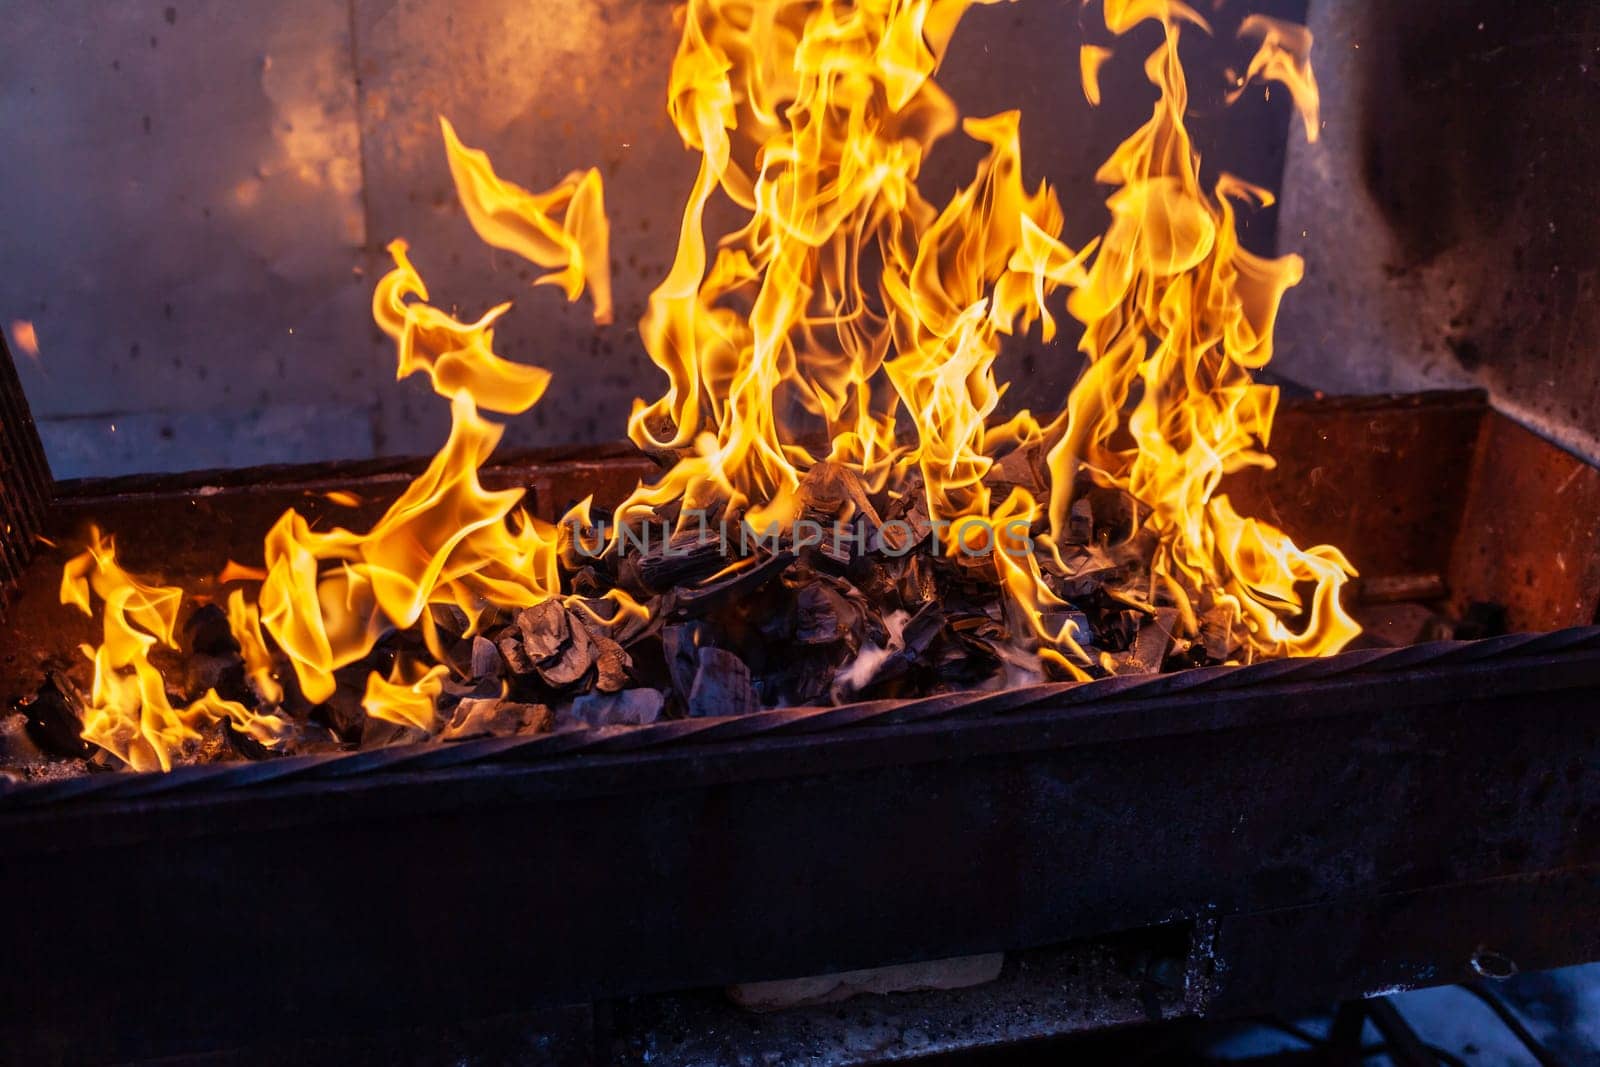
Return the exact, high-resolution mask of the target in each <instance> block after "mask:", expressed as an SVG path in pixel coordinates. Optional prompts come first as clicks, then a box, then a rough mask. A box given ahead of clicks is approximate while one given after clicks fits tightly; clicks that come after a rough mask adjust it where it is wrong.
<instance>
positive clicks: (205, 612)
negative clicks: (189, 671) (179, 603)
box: [183, 604, 239, 657]
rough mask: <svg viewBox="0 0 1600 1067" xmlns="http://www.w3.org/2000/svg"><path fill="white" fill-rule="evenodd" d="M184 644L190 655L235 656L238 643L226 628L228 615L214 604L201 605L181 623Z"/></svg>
mask: <svg viewBox="0 0 1600 1067" xmlns="http://www.w3.org/2000/svg"><path fill="white" fill-rule="evenodd" d="M183 638H184V644H185V646H186V647H187V650H188V652H189V653H190V654H191V655H200V656H219V657H224V656H237V655H238V654H239V642H238V641H237V640H235V639H234V636H233V630H232V629H231V628H229V626H228V613H227V612H225V611H223V610H222V608H221V607H220V606H218V605H216V604H202V605H200V606H199V607H198V608H195V609H194V611H192V612H190V613H189V617H188V618H187V619H185V620H184V622H183Z"/></svg>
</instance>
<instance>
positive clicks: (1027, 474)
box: [983, 445, 1049, 497]
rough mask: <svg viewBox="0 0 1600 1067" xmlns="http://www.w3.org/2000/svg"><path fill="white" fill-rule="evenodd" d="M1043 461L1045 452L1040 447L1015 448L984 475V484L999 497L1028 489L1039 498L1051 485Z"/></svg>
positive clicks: (1024, 446)
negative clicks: (1013, 490) (1011, 491)
mask: <svg viewBox="0 0 1600 1067" xmlns="http://www.w3.org/2000/svg"><path fill="white" fill-rule="evenodd" d="M1042 459H1043V450H1042V449H1041V448H1040V447H1039V446H1038V445H1023V446H1022V447H1021V448H1013V449H1012V450H1011V451H1010V452H1007V453H1006V454H1005V455H1004V456H1001V457H1000V458H999V459H998V460H996V461H995V464H994V466H992V467H990V468H989V473H987V474H986V475H984V478H983V480H984V483H985V484H986V485H988V486H989V487H990V488H991V489H993V490H994V491H995V493H996V495H999V496H1004V495H1006V493H1007V492H1009V491H1010V490H1011V489H1026V490H1027V491H1028V492H1029V493H1032V494H1033V495H1034V496H1036V497H1037V496H1039V495H1040V494H1041V493H1043V492H1044V490H1045V487H1046V486H1047V485H1049V476H1048V474H1047V472H1046V471H1045V470H1044V469H1043V467H1042Z"/></svg>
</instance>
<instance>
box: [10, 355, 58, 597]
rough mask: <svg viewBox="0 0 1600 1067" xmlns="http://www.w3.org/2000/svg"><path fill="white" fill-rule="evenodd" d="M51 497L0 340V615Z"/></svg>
mask: <svg viewBox="0 0 1600 1067" xmlns="http://www.w3.org/2000/svg"><path fill="white" fill-rule="evenodd" d="M50 494H51V480H50V466H49V464H48V463H46V462H45V458H44V449H43V448H42V447H40V444H39V435H38V433H37V432H36V431H35V429H34V425H33V416H32V414H31V413H30V412H29V411H28V400H27V397H25V396H23V395H22V383H21V382H19V381H18V380H17V372H16V367H15V365H14V364H13V363H12V362H11V351H10V350H9V349H8V348H7V347H6V343H5V338H4V337H0V616H3V615H4V614H5V613H6V606H7V602H8V601H9V600H10V596H11V593H12V590H13V587H14V586H15V584H16V583H17V582H18V581H19V580H20V579H21V578H22V575H23V572H24V571H25V570H26V569H27V565H28V561H29V560H30V559H31V558H32V557H33V551H34V549H35V547H37V546H36V538H37V537H38V536H39V534H40V533H41V532H42V531H43V528H44V523H45V511H46V509H47V508H48V507H49V504H50Z"/></svg>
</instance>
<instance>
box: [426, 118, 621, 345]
mask: <svg viewBox="0 0 1600 1067" xmlns="http://www.w3.org/2000/svg"><path fill="white" fill-rule="evenodd" d="M439 125H440V126H441V127H442V128H443V130H444V143H445V148H446V150H447V153H448V155H449V157H450V174H451V176H452V177H453V178H454V179H455V183H456V193H457V195H458V196H459V197H460V199H461V206H462V207H463V208H464V209H465V210H466V213H467V218H468V219H469V220H470V221H471V223H472V228H473V229H474V230H476V231H477V233H478V236H479V237H480V238H482V239H483V241H484V243H485V244H489V245H492V246H494V247H495V248H502V249H505V250H506V251H508V252H515V253H516V254H517V255H519V256H521V257H522V258H524V259H526V260H528V261H530V262H532V263H536V264H538V265H539V266H541V267H545V268H547V269H549V270H550V271H551V273H549V274H546V275H545V276H544V277H542V278H540V279H539V280H538V281H537V282H535V283H534V284H536V285H558V286H560V287H561V290H562V292H564V293H566V294H567V299H568V300H576V299H578V297H579V295H580V294H581V293H582V292H583V290H584V287H585V286H588V288H589V295H590V299H591V300H593V301H594V321H595V322H598V323H607V322H610V321H611V258H610V252H609V250H608V249H609V243H610V239H611V237H610V234H611V230H610V225H609V223H607V221H606V206H605V195H604V192H603V190H602V188H601V181H600V172H599V171H598V170H596V169H595V168H593V167H590V168H589V169H588V170H586V171H573V172H572V173H571V174H568V175H567V176H566V177H565V178H563V179H561V181H560V183H558V184H557V185H556V186H555V187H554V188H552V189H549V190H547V191H545V192H542V193H530V192H528V191H527V190H526V189H523V188H522V187H520V186H518V185H514V184H512V183H511V182H508V181H505V180H504V179H502V178H500V177H498V176H497V175H496V174H495V172H494V168H493V167H492V166H491V165H490V163H489V157H488V156H487V155H485V154H484V153H483V152H481V151H479V150H477V149H475V148H467V147H466V146H465V145H463V144H462V143H461V141H460V139H459V138H457V137H456V131H455V127H453V126H451V125H450V122H449V120H447V119H444V118H441V119H440V120H439ZM558 216H559V221H557V217H558ZM402 247H403V246H402ZM397 258H398V257H397ZM420 284H421V283H420V282H419V283H418V285H419V286H420ZM424 299H426V297H424ZM491 314H493V313H492V312H491Z"/></svg>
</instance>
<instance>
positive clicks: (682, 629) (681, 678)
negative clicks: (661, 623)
mask: <svg viewBox="0 0 1600 1067" xmlns="http://www.w3.org/2000/svg"><path fill="white" fill-rule="evenodd" d="M701 629H702V627H701V624H700V623H697V622H686V623H678V624H676V625H673V626H666V627H663V628H662V630H661V650H662V652H663V654H664V655H665V656H666V660H667V673H668V674H669V675H670V676H671V677H672V688H673V691H674V692H676V693H677V694H678V699H679V700H681V701H683V703H684V705H685V706H687V705H688V703H689V691H690V690H691V689H693V688H694V678H695V674H696V673H697V672H698V671H699V670H700V631H701Z"/></svg>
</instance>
